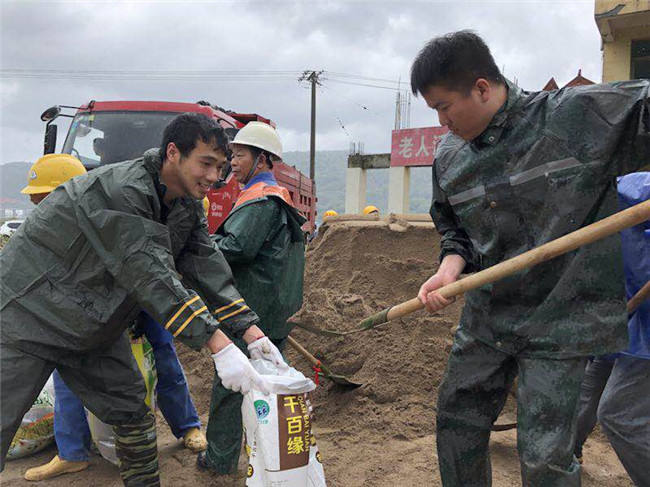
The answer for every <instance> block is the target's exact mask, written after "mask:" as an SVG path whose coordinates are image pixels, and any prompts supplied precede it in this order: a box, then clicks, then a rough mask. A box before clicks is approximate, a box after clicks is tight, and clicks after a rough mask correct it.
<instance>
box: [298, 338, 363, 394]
mask: <svg viewBox="0 0 650 487" xmlns="http://www.w3.org/2000/svg"><path fill="white" fill-rule="evenodd" d="M287 342H289V345H291V346H292V347H293V348H294V349H295V350H296V352H298V353H299V354H300V355H302V356H303V357H305V358H306V359H307V360H308V361H309V363H310V364H311V365H312V366H313V367H314V370H315V371H318V370H319V369H320V371H322V372H323V374H325V377H328V378H329V379H331V380H332V381H333V382H335V383H337V384H341V385H342V386H347V387H359V386H361V385H362V384H361V383H359V382H354V381H351V380H350V379H348V378H347V377H343V376H342V375H339V374H335V373H333V372H332V371H331V370H330V369H329V368H328V367H327V366H326V365H325V364H323V363H322V362H321V361H320V360H318V359H317V358H316V357H314V356H313V355H312V354H311V353H309V352H308V351H307V350H306V349H305V348H304V347H303V346H302V345H300V343H298V342H297V341H296V340H294V339H293V338H292V337H290V336H289V337H287ZM316 373H318V372H316Z"/></svg>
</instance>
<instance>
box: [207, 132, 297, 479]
mask: <svg viewBox="0 0 650 487" xmlns="http://www.w3.org/2000/svg"><path fill="white" fill-rule="evenodd" d="M231 149H232V153H233V154H232V162H231V165H232V171H233V173H234V175H235V177H236V178H237V181H239V182H240V183H241V184H244V188H243V191H242V192H241V193H240V194H239V197H238V198H237V201H236V203H235V206H234V208H233V210H232V212H231V213H230V215H229V216H228V218H227V219H226V221H225V222H224V223H223V225H222V226H221V227H220V228H219V230H218V231H217V233H216V234H215V235H214V236H213V240H214V242H215V243H216V246H217V247H218V248H219V250H221V252H223V255H224V257H225V258H226V260H227V261H228V264H230V267H231V269H232V272H233V276H234V278H235V286H236V287H237V290H238V291H239V292H240V293H241V295H242V297H243V298H244V299H245V300H246V302H247V303H248V305H249V306H250V307H251V309H253V310H254V311H255V312H256V313H257V314H258V315H259V317H260V320H261V324H260V328H262V330H263V331H264V333H266V335H267V336H268V337H269V338H270V339H271V341H272V342H273V343H274V344H275V345H277V347H278V348H279V349H280V350H283V349H284V346H285V342H286V338H287V336H288V335H289V333H290V332H291V328H292V327H291V325H290V324H288V323H287V319H288V318H289V317H290V316H291V315H293V314H294V313H295V312H296V311H298V310H299V309H300V307H301V306H302V291H303V272H304V266H305V249H304V244H303V232H302V228H301V226H302V224H303V223H304V222H305V219H304V218H303V217H302V216H301V215H300V214H299V213H298V211H297V210H296V209H295V208H294V206H293V203H292V201H291V196H290V194H289V192H288V191H287V189H286V188H283V187H281V186H278V183H277V182H276V180H275V178H274V177H273V173H272V172H271V168H272V164H273V162H272V161H273V160H274V159H276V158H277V159H282V145H281V143H280V138H279V137H278V134H277V133H276V131H275V130H274V129H273V128H272V127H271V126H270V125H267V124H265V123H261V122H250V123H249V124H248V125H246V126H245V127H244V128H243V129H241V130H240V131H239V133H238V134H237V136H236V137H235V140H234V141H233V142H232V144H231ZM234 341H235V343H236V344H238V345H239V346H240V348H242V350H243V349H244V348H243V347H244V344H243V342H241V340H237V339H235V340H234ZM251 356H252V357H253V358H256V357H255V355H254V354H253V353H251ZM242 399H243V396H242V395H241V394H238V393H233V392H232V391H230V390H228V389H226V388H225V387H224V386H223V384H222V382H221V380H220V379H219V377H215V382H214V385H213V388H212V400H211V404H210V418H209V421H208V428H207V438H208V449H207V451H206V452H205V453H202V454H200V455H199V459H198V465H199V467H201V468H207V469H211V470H213V471H214V472H216V473H218V474H229V473H233V472H235V471H236V470H237V462H238V460H239V452H240V449H241V440H242V419H241V404H242Z"/></svg>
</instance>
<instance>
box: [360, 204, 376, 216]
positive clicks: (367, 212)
mask: <svg viewBox="0 0 650 487" xmlns="http://www.w3.org/2000/svg"><path fill="white" fill-rule="evenodd" d="M375 212H376V213H377V214H379V208H377V207H376V206H372V205H369V206H366V207H365V208H364V209H363V214H364V215H370V214H371V213H375Z"/></svg>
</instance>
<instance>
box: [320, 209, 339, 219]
mask: <svg viewBox="0 0 650 487" xmlns="http://www.w3.org/2000/svg"><path fill="white" fill-rule="evenodd" d="M331 216H339V214H338V213H337V212H335V211H334V210H327V211H326V212H325V213H324V214H323V218H329V217H331Z"/></svg>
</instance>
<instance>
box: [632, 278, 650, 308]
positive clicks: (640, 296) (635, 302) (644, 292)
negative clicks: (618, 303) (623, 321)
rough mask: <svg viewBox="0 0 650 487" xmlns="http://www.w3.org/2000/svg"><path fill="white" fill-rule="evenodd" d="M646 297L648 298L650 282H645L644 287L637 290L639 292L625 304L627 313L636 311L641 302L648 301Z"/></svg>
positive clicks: (649, 295)
mask: <svg viewBox="0 0 650 487" xmlns="http://www.w3.org/2000/svg"><path fill="white" fill-rule="evenodd" d="M648 297H650V281H648V282H646V283H645V286H643V287H642V288H641V289H639V292H638V293H636V294H635V295H634V296H632V297H631V298H630V300H629V301H628V302H627V312H628V313H631V312H632V311H634V310H635V309H637V308H638V307H639V305H640V304H641V303H643V301H645V300H646V299H648Z"/></svg>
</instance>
